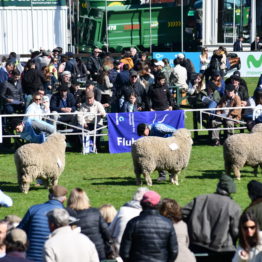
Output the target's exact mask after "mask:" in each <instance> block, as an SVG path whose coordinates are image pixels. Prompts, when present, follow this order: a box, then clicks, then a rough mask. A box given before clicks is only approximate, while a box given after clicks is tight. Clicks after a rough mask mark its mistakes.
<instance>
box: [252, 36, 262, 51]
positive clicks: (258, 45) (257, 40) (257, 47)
mask: <svg viewBox="0 0 262 262" xmlns="http://www.w3.org/2000/svg"><path fill="white" fill-rule="evenodd" d="M261 49H262V43H261V41H260V37H259V36H256V38H255V40H254V41H253V42H252V43H251V51H260V50H261Z"/></svg>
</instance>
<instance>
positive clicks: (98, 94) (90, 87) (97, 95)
mask: <svg viewBox="0 0 262 262" xmlns="http://www.w3.org/2000/svg"><path fill="white" fill-rule="evenodd" d="M88 91H93V92H94V94H95V100H96V101H98V102H100V103H101V100H102V91H101V90H100V89H99V88H97V86H96V83H95V82H93V81H87V82H86V89H85V91H84V92H83V93H82V103H84V102H85V101H86V93H87V92H88Z"/></svg>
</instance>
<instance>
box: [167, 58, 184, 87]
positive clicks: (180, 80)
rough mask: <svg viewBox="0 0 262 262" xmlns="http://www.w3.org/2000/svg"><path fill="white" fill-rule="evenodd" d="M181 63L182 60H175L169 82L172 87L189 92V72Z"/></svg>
mask: <svg viewBox="0 0 262 262" xmlns="http://www.w3.org/2000/svg"><path fill="white" fill-rule="evenodd" d="M181 63H182V62H181V61H180V60H178V59H174V65H175V67H174V68H173V71H172V73H171V75H170V80H169V81H170V84H171V85H175V86H178V87H179V89H180V90H185V91H187V89H188V84H187V70H186V68H185V67H184V66H182V64H181Z"/></svg>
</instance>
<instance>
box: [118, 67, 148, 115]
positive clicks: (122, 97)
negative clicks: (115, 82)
mask: <svg viewBox="0 0 262 262" xmlns="http://www.w3.org/2000/svg"><path fill="white" fill-rule="evenodd" d="M131 93H135V94H136V96H137V109H138V111H143V110H145V107H146V90H145V88H144V86H143V85H142V84H141V82H140V80H139V79H138V74H137V72H136V71H132V72H131V73H130V78H129V83H128V84H126V85H123V86H122V87H121V91H120V94H119V101H120V102H119V103H120V108H121V107H122V105H123V103H124V101H128V97H129V96H130V94H131Z"/></svg>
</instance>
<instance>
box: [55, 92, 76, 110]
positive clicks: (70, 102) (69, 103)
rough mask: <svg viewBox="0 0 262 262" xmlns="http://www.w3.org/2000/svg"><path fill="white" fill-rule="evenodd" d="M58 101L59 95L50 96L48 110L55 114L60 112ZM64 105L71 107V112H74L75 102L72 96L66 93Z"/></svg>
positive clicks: (59, 99)
mask: <svg viewBox="0 0 262 262" xmlns="http://www.w3.org/2000/svg"><path fill="white" fill-rule="evenodd" d="M60 101H61V96H60V94H59V93H56V94H54V95H52V97H51V101H50V110H51V111H56V112H61V106H60ZM66 103H67V105H66V106H65V107H71V108H72V112H74V111H76V101H75V98H74V95H73V94H71V93H69V92H68V94H67V98H66Z"/></svg>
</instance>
